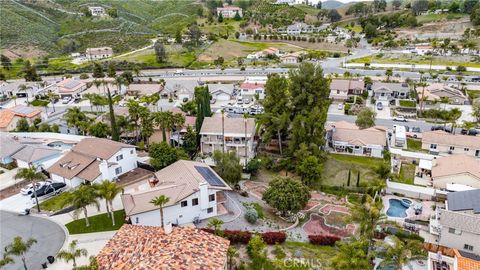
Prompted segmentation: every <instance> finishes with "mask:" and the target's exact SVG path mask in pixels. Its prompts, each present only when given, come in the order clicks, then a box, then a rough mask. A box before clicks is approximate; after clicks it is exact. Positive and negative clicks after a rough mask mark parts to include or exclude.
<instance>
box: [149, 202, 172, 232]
mask: <svg viewBox="0 0 480 270" xmlns="http://www.w3.org/2000/svg"><path fill="white" fill-rule="evenodd" d="M169 201H170V198H168V197H167V196H165V195H160V196H157V197H155V198H153V199H152V200H151V201H150V203H151V204H153V205H155V206H157V207H158V208H159V209H160V222H161V225H162V228H163V227H164V224H163V207H164V206H165V205H166V204H167V203H168V202H169Z"/></svg>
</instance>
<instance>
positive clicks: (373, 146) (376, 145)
mask: <svg viewBox="0 0 480 270" xmlns="http://www.w3.org/2000/svg"><path fill="white" fill-rule="evenodd" d="M327 144H328V146H329V147H331V148H332V149H333V151H334V152H337V153H349V154H353V155H360V156H371V157H377V158H382V157H383V151H384V150H385V149H386V147H387V133H386V129H385V128H383V127H371V128H366V129H359V128H358V127H357V126H356V125H355V124H352V123H348V122H345V121H339V122H335V123H332V124H330V126H329V127H327Z"/></svg>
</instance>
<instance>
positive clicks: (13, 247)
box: [4, 236, 37, 270]
mask: <svg viewBox="0 0 480 270" xmlns="http://www.w3.org/2000/svg"><path fill="white" fill-rule="evenodd" d="M36 243H37V240H35V239H33V238H29V239H28V240H27V241H23V239H22V237H20V236H16V237H15V238H13V242H12V243H11V244H9V245H7V246H6V247H5V255H7V256H8V255H14V256H19V257H21V259H22V263H23V268H24V269H25V270H27V262H26V259H25V254H27V252H28V251H29V250H30V248H31V247H32V246H33V244H36ZM4 258H5V257H4Z"/></svg>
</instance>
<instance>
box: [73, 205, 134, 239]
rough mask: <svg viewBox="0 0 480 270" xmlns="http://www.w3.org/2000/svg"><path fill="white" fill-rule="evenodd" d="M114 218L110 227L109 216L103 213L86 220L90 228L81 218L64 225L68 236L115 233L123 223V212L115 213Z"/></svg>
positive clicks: (110, 219)
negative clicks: (113, 223) (113, 222)
mask: <svg viewBox="0 0 480 270" xmlns="http://www.w3.org/2000/svg"><path fill="white" fill-rule="evenodd" d="M114 217H115V225H112V218H111V216H110V215H109V214H108V213H104V214H100V215H96V216H91V217H89V218H88V220H89V223H90V226H88V227H87V226H86V224H85V219H84V218H83V217H82V218H79V219H77V220H74V221H72V222H70V223H67V224H65V227H67V229H68V232H69V233H70V234H79V233H93V232H106V231H115V230H118V229H120V227H122V225H123V223H124V222H125V211H124V210H117V211H115V212H114Z"/></svg>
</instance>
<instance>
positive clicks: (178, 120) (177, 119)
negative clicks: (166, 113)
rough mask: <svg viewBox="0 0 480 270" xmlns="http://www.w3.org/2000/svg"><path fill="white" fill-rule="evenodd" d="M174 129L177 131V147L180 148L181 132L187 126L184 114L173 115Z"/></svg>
mask: <svg viewBox="0 0 480 270" xmlns="http://www.w3.org/2000/svg"><path fill="white" fill-rule="evenodd" d="M172 120H173V121H172V123H173V128H175V130H176V131H177V146H178V147H180V131H181V130H182V127H183V126H184V125H185V116H184V115H183V114H182V113H175V114H173V118H172Z"/></svg>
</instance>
